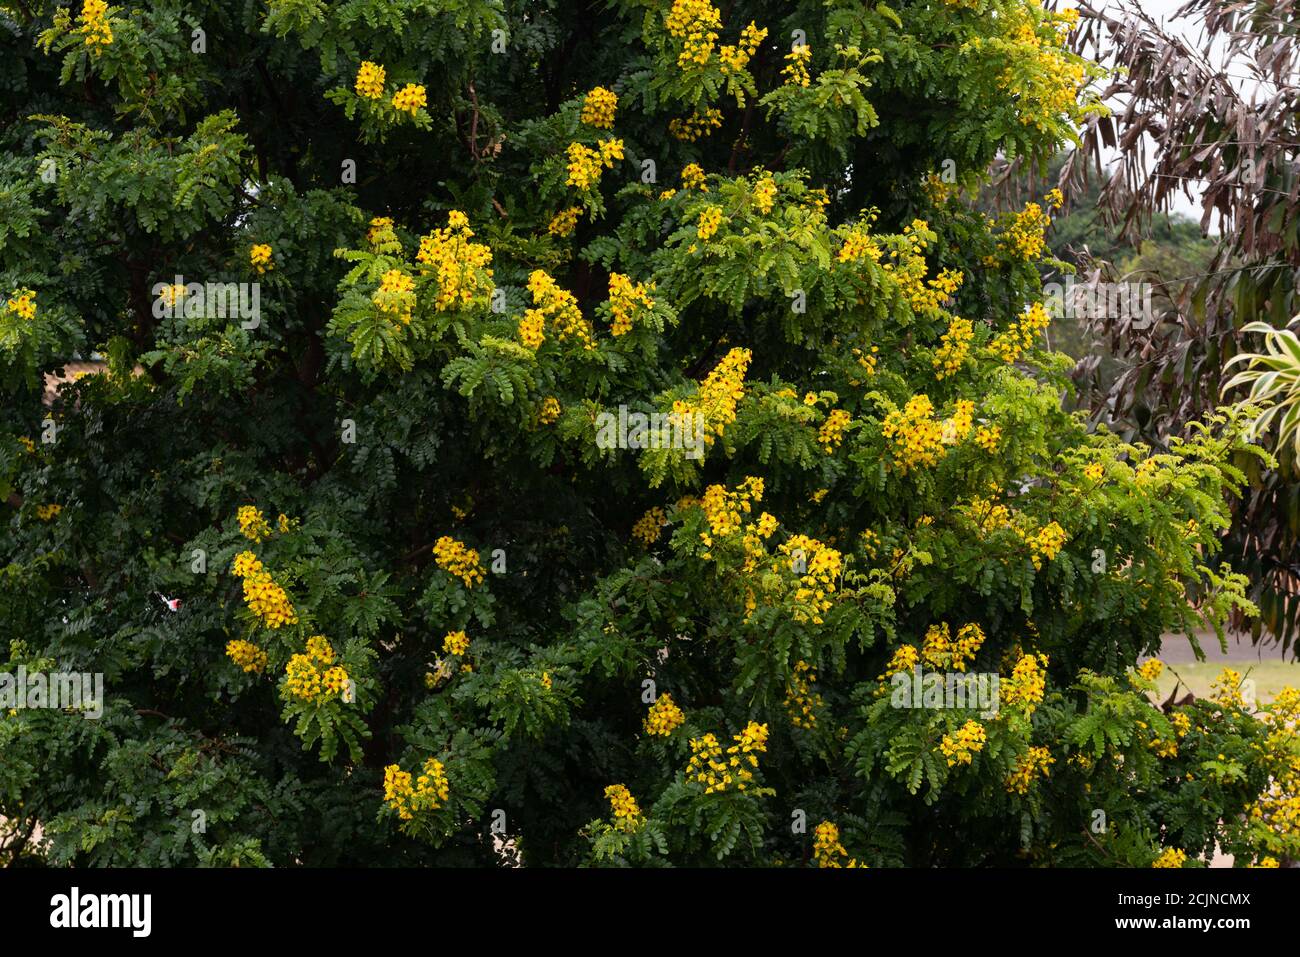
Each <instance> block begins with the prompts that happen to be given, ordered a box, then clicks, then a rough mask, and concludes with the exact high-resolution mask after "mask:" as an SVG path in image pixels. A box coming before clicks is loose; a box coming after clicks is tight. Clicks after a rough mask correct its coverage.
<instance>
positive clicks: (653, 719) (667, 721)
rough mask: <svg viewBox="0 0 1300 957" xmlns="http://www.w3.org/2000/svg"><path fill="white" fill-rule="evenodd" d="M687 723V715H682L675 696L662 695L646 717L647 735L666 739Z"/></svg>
mask: <svg viewBox="0 0 1300 957" xmlns="http://www.w3.org/2000/svg"><path fill="white" fill-rule="evenodd" d="M685 723H686V715H684V714H683V713H682V709H681V708H679V707H677V702H675V701H673V696H672V695H670V694H661V695H660V696H659V697H657V698H656V699H655V703H654V704H652V705H651V706H650V712H649V714H647V715H646V719H645V733H646V734H656V735H659V736H660V737H662V738H666V737H668V736H669V735H670V734H672V733H673V732H674V731H676V730H677V729H678V728H680V727H681V726H682V725H683V724H685Z"/></svg>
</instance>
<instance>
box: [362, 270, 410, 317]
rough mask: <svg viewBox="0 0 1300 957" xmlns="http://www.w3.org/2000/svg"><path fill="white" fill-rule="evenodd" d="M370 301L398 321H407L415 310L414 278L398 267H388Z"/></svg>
mask: <svg viewBox="0 0 1300 957" xmlns="http://www.w3.org/2000/svg"><path fill="white" fill-rule="evenodd" d="M370 301H371V302H373V303H374V304H375V306H376V307H377V308H378V309H379V310H380V311H381V312H385V313H389V314H391V315H392V316H394V317H395V318H396V319H397V320H398V321H400V322H403V323H409V322H410V321H411V313H412V312H413V311H414V310H415V280H414V279H413V278H412V277H410V276H408V275H407V274H406V273H404V272H402V270H400V269H390V270H388V271H387V272H385V273H384V274H383V276H381V277H380V279H379V288H378V289H376V290H375V292H374V294H373V295H372V296H371V297H370Z"/></svg>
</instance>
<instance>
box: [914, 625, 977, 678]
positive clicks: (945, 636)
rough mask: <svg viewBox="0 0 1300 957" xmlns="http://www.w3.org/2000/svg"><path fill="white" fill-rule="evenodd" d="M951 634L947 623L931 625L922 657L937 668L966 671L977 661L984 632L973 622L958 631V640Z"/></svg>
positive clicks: (926, 635) (923, 646) (922, 649)
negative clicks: (971, 662)
mask: <svg viewBox="0 0 1300 957" xmlns="http://www.w3.org/2000/svg"><path fill="white" fill-rule="evenodd" d="M951 634H952V633H951V632H950V631H949V629H948V623H947V622H939V623H938V624H934V625H931V626H930V627H929V629H928V630H927V631H926V633H925V642H924V644H923V645H922V648H921V656H922V657H923V658H924V659H925V660H926V662H927V663H928V664H930V665H932V666H934V667H935V668H951V669H953V670H954V671H965V670H966V664H967V663H968V662H970V661H974V660H975V655H976V654H977V653H978V652H979V650H980V648H981V647H982V646H983V644H984V630H983V629H982V628H980V626H979V625H977V624H975V623H974V622H971V623H970V624H967V625H962V627H961V628H959V629H957V637H956V639H953V638H952V637H951ZM903 647H904V648H910V647H911V646H910V645H904V646H903ZM909 670H910V669H909ZM891 674H892V672H891Z"/></svg>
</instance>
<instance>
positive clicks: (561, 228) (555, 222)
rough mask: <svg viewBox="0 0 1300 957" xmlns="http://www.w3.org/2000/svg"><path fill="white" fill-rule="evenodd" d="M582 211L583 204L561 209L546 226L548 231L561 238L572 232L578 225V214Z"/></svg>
mask: <svg viewBox="0 0 1300 957" xmlns="http://www.w3.org/2000/svg"><path fill="white" fill-rule="evenodd" d="M581 213H582V207H581V206H570V207H569V208H568V209H562V210H560V211H559V212H558V213H556V214H555V215H554V216H552V217H551V221H550V223H549V224H548V225H547V227H546V231H547V233H549V234H550V235H552V236H559V237H561V238H563V237H565V236H568V235H570V234H572V233H573V230H574V228H575V227H577V225H578V216H579V215H580V214H581Z"/></svg>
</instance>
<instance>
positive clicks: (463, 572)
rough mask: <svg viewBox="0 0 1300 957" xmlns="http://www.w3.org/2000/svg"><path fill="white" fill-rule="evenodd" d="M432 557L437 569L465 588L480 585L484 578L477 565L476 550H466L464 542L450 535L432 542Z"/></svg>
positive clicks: (480, 566) (480, 567) (478, 564)
mask: <svg viewBox="0 0 1300 957" xmlns="http://www.w3.org/2000/svg"><path fill="white" fill-rule="evenodd" d="M433 555H434V560H435V561H436V562H437V563H438V567H439V568H441V569H443V570H444V571H447V572H450V573H451V574H452V575H453V576H454V577H456V578H459V579H460V580H461V581H462V582H464V583H465V587H466V588H473V587H474V586H475V585H478V584H481V583H482V582H483V579H484V578H485V577H486V575H485V573H484V571H483V566H482V565H481V564H480V563H479V559H478V550H477V549H473V548H467V547H466V546H465V543H464V542H459V541H457V540H456V539H454V538H452V537H451V536H450V535H443V536H442V537H441V538H439V539H438V540H437V541H436V542H434V545H433Z"/></svg>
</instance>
